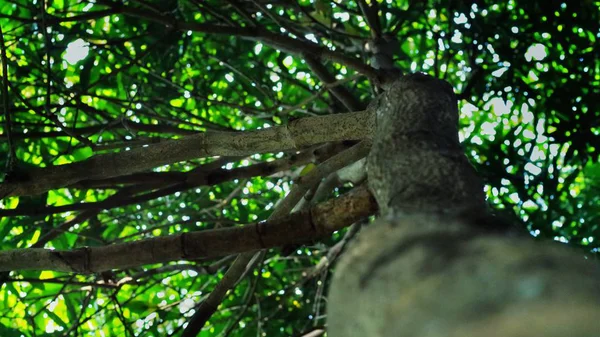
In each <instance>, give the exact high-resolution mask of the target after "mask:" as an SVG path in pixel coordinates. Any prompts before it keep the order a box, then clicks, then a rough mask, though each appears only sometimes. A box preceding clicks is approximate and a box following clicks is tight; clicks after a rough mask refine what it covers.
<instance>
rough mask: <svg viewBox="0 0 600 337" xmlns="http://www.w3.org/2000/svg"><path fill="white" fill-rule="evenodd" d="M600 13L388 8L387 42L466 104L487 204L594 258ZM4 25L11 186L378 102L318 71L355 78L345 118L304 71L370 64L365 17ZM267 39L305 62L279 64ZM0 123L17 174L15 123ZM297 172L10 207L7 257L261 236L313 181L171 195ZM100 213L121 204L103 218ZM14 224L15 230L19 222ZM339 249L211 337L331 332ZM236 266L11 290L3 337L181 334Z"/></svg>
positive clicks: (82, 194)
mask: <svg viewBox="0 0 600 337" xmlns="http://www.w3.org/2000/svg"><path fill="white" fill-rule="evenodd" d="M358 2H360V1H358ZM599 13H600V3H599V2H597V1H591V0H586V1H569V2H567V1H565V2H559V1H544V2H542V1H525V0H523V1H508V2H495V1H486V0H478V1H472V2H470V3H469V2H463V1H406V0H397V1H396V0H394V1H391V0H390V1H385V2H381V3H380V4H379V16H380V23H381V28H382V30H383V32H386V33H388V34H391V35H393V36H395V37H397V39H398V40H399V48H398V50H397V51H396V52H397V54H396V66H397V67H399V68H400V69H402V71H404V72H415V71H422V72H426V73H429V74H431V75H434V76H437V77H440V78H443V79H446V80H447V81H449V82H450V83H451V84H452V85H453V86H454V88H455V91H456V92H457V94H458V96H459V98H460V101H459V104H460V107H461V139H462V140H463V144H464V147H465V151H466V153H467V155H468V156H469V158H470V159H471V160H472V162H473V164H474V165H475V166H476V168H477V170H478V171H479V173H480V174H481V176H482V178H483V179H484V181H485V184H486V192H487V195H488V200H489V202H490V204H492V205H493V206H494V208H496V209H498V210H502V211H503V212H504V213H505V214H506V215H509V216H513V217H514V218H515V219H519V222H521V223H522V226H526V227H527V228H528V230H530V231H531V233H532V234H533V235H534V236H537V237H540V238H547V239H550V240H558V241H563V242H569V243H571V244H573V245H576V246H582V247H583V249H584V252H585V253H586V254H589V256H590V257H593V256H595V255H594V252H598V248H599V247H600V228H599V224H600V221H599V219H600V216H599V215H600V197H599V195H600V163H599V162H598V160H599V151H600V146H599V144H600V92H599V90H598V88H600V48H598V41H599V40H600V15H599ZM193 22H196V23H210V24H214V25H221V26H226V27H236V28H235V29H234V30H233V32H232V31H231V30H222V31H220V30H219V29H216V30H214V29H208V28H207V29H206V30H205V31H201V30H202V29H204V28H206V27H207V26H201V27H204V28H202V29H201V28H198V27H196V26H193V25H191V24H190V23H193ZM184 23H185V24H184ZM0 26H1V28H2V32H3V38H4V47H3V49H4V51H5V53H6V57H7V60H8V62H7V64H8V76H7V77H6V74H5V73H4V72H2V74H3V79H4V78H5V77H6V78H7V80H8V83H7V85H8V92H9V94H8V96H7V97H6V96H5V95H3V96H2V99H3V101H2V104H5V103H6V104H7V106H8V109H9V113H10V115H11V117H12V118H11V119H12V123H11V124H12V131H11V135H12V142H13V143H14V144H13V145H14V149H15V152H16V157H17V159H18V162H17V171H18V170H26V169H29V168H31V167H35V166H37V167H47V166H49V165H61V164H67V163H71V162H76V161H81V160H85V159H87V158H90V157H91V156H93V155H95V154H99V153H108V152H115V151H126V150H127V149H128V148H134V147H140V146H143V145H145V144H151V143H155V142H160V141H161V140H163V141H164V140H165V139H171V138H179V137H182V136H185V135H189V134H194V133H197V132H205V131H208V130H237V131H247V130H255V129H260V128H266V127H269V126H274V125H281V124H285V123H287V122H288V121H289V120H290V119H295V118H302V117H307V116H314V115H324V114H334V113H343V112H347V111H348V110H349V106H353V107H358V108H359V109H360V108H364V107H365V106H366V105H367V104H368V102H369V101H370V100H371V99H372V98H373V97H374V95H375V90H374V88H373V86H372V83H371V82H370V81H369V80H368V79H367V77H365V76H355V77H352V76H354V75H357V74H358V75H360V74H359V73H357V72H356V71H355V70H354V69H356V68H355V67H351V66H349V65H347V64H342V63H338V62H331V61H322V64H323V65H325V66H326V68H325V69H326V70H327V71H328V72H329V73H330V74H331V76H332V78H333V79H337V80H341V79H349V80H348V81H347V82H345V83H344V84H343V87H344V88H345V89H344V90H346V91H347V92H349V93H350V94H351V98H350V99H348V100H346V101H345V102H342V100H340V99H337V98H335V97H334V96H333V95H332V94H331V93H330V92H329V91H327V90H322V89H323V88H324V86H323V81H324V79H323V78H322V76H321V78H320V76H319V75H318V74H315V71H314V67H309V65H307V62H305V60H304V59H305V58H306V57H313V56H316V55H309V54H310V53H308V52H307V50H308V49H305V48H302V45H304V44H306V45H311V44H313V43H314V42H317V43H318V44H319V45H321V46H325V47H326V48H329V49H333V50H336V51H339V52H341V53H343V54H345V55H346V56H350V57H354V58H356V59H357V60H359V61H361V62H363V63H368V59H369V54H368V51H366V50H365V48H364V46H365V43H366V42H367V41H368V40H369V39H370V38H371V32H372V28H371V27H369V25H368V24H367V22H366V20H365V18H364V16H363V13H362V12H361V9H360V7H359V5H358V3H355V1H332V2H329V1H323V0H315V1H308V0H301V1H262V0H259V1H245V0H237V1H236V0H233V1H221V0H211V1H198V0H196V1H194V0H179V1H177V0H169V1H141V0H137V1H136V0H129V1H124V2H118V1H115V2H113V1H80V0H46V1H43V0H42V1H40V0H38V1H29V0H0ZM194 27H196V28H198V29H194ZM210 27H212V26H210ZM256 27H260V30H259V29H256ZM259 31H260V32H262V31H269V32H271V33H272V34H273V35H274V36H289V37H291V38H293V39H294V41H297V42H298V44H297V45H296V46H295V47H290V46H286V45H285V43H281V45H277V44H276V43H273V41H272V39H267V38H265V37H264V34H263V35H261V34H257V32H259ZM235 32H237V33H235ZM298 45H299V46H300V48H297V46H298ZM307 53H308V54H307ZM328 81H330V82H331V80H328ZM0 118H1V119H2V129H1V130H2V133H1V134H0V138H2V143H1V144H0V150H1V151H2V153H1V154H0V165H2V167H4V166H5V165H6V164H7V160H8V158H9V156H8V154H9V143H8V141H7V140H8V137H7V135H8V132H7V128H6V114H4V113H3V114H2V117H0ZM288 155H289V154H284V153H275V154H256V155H253V156H251V157H247V158H209V159H198V160H191V161H186V162H180V163H176V164H172V165H168V166H165V167H157V168H155V169H154V172H157V173H161V174H162V175H152V176H148V177H149V178H148V179H143V177H138V179H137V180H135V179H130V180H128V179H126V177H125V178H123V179H113V180H111V179H107V180H101V181H95V182H90V181H87V182H85V183H84V182H81V183H80V184H79V185H76V186H70V187H65V188H60V189H56V190H51V191H48V192H47V193H44V194H41V195H36V196H20V197H8V198H5V199H3V200H2V201H1V206H0V207H1V208H2V209H0V216H1V219H0V233H1V235H0V236H1V237H2V238H3V239H2V243H1V248H2V249H3V250H5V249H14V248H28V247H32V246H33V245H36V243H37V246H38V247H47V248H50V247H51V248H55V249H71V248H75V247H82V246H98V245H106V244H110V243H115V242H125V241H132V240H139V239H143V238H149V237H155V236H160V235H169V234H175V233H179V232H182V231H197V230H203V229H210V228H219V227H228V226H236V225H242V224H247V223H250V222H254V221H260V220H265V219H266V218H267V217H268V215H269V214H270V213H271V212H272V210H273V207H274V206H275V204H276V202H277V201H278V200H280V199H281V198H282V197H283V196H284V195H285V193H286V191H288V190H289V187H290V185H291V184H292V181H293V178H294V177H298V176H299V175H301V174H303V172H306V171H307V170H309V169H310V168H311V167H312V166H308V168H307V169H304V171H303V168H304V167H305V166H293V167H290V168H288V169H286V170H284V171H281V172H279V173H277V174H275V175H272V176H246V175H244V174H240V175H239V176H235V175H233V176H231V177H229V178H228V179H221V178H219V177H213V179H214V181H216V182H218V183H215V184H214V185H212V184H209V186H193V187H192V186H187V185H177V184H174V183H169V179H172V178H173V179H174V177H176V173H177V172H185V171H189V170H193V169H195V168H197V167H202V165H206V164H209V163H217V165H218V166H225V167H226V169H228V170H231V169H234V168H238V167H245V166H248V165H252V164H257V163H261V162H266V161H272V160H274V159H276V158H282V157H286V156H288ZM168 172H171V173H175V174H173V175H169V174H168ZM157 179H158V180H157ZM223 180H226V181H224V182H223ZM351 187H352V186H351V184H346V185H344V186H340V187H339V188H337V189H335V190H334V191H332V192H331V193H330V196H331V197H335V196H336V195H338V194H339V193H341V192H343V191H345V190H347V189H349V188H351ZM134 198H135V199H134ZM104 200H112V203H111V204H110V205H109V206H106V204H94V203H100V202H102V201H104ZM84 203H85V204H86V205H82V204H84ZM8 209H17V210H19V211H18V214H20V215H17V216H5V214H3V213H2V212H3V211H6V210H8ZM56 228H58V230H55V229H56ZM53 229H54V230H53ZM342 234H343V233H338V234H336V235H334V236H333V237H331V238H330V239H328V240H323V241H321V242H318V243H315V244H314V245H312V246H307V247H305V248H302V249H299V250H298V251H296V252H294V253H293V254H291V255H289V256H284V255H283V254H281V253H280V251H279V250H273V251H270V252H269V253H268V254H267V256H266V259H265V260H264V261H263V262H262V263H261V264H260V265H259V267H258V268H257V269H256V270H255V271H254V272H253V273H250V274H249V275H248V276H246V277H245V278H244V279H243V280H241V282H240V283H239V285H238V286H237V287H236V288H235V290H233V291H231V292H230V293H229V295H228V296H227V297H226V299H225V301H224V302H223V303H222V305H221V306H220V308H219V310H218V311H217V312H216V313H215V315H214V316H213V317H212V318H211V319H210V321H209V324H207V325H206V327H205V328H204V330H203V334H202V335H203V336H213V335H225V334H228V335H229V336H247V335H261V336H284V335H286V336H287V335H290V336H291V335H301V334H302V333H306V332H309V331H311V330H314V329H316V328H319V327H322V326H324V325H325V319H326V316H325V315H324V311H325V304H326V303H325V302H324V295H325V294H326V285H327V284H328V279H329V274H330V273H329V271H328V270H327V269H316V268H317V267H316V266H317V263H318V262H319V260H320V259H321V258H322V257H324V256H326V255H327V254H328V251H329V248H330V247H332V246H333V245H334V244H335V242H337V241H338V240H339V239H340V238H341V237H342ZM47 235H50V236H47ZM231 261H232V260H231V258H225V259H224V260H219V261H191V262H178V263H170V264H165V265H152V266H143V267H139V268H132V269H128V270H118V271H114V272H110V273H104V274H102V275H91V276H89V275H71V274H68V275H67V274H64V273H57V272H49V271H45V272H32V271H20V272H12V273H11V274H10V276H7V278H6V282H5V283H4V285H3V286H2V288H1V290H0V298H1V302H0V335H2V336H18V335H24V336H34V335H35V336H63V335H78V336H83V335H98V336H101V335H104V336H129V335H144V336H163V335H165V334H171V333H173V334H175V335H177V334H179V333H180V332H181V330H182V326H183V324H184V323H185V322H187V320H188V318H189V316H191V315H192V313H193V306H194V305H196V304H197V303H198V302H199V301H200V300H202V299H203V296H205V295H206V294H207V293H209V292H210V291H211V290H212V289H213V287H214V286H215V285H216V284H217V282H218V280H219V278H220V276H222V275H223V272H224V271H225V270H226V267H227V266H228V265H229V263H231ZM205 267H206V268H205ZM315 271H316V272H315ZM42 280H43V281H42ZM228 329H231V331H229V330H228ZM67 332H68V334H67Z"/></svg>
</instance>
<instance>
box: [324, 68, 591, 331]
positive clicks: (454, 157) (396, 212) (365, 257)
mask: <svg viewBox="0 0 600 337" xmlns="http://www.w3.org/2000/svg"><path fill="white" fill-rule="evenodd" d="M371 108H372V109H374V110H375V111H376V112H377V131H376V134H375V136H374V139H373V148H372V150H371V153H370V154H369V158H368V178H369V187H370V189H371V191H372V193H373V194H374V196H375V198H376V200H377V203H378V204H379V208H380V210H381V212H382V216H381V217H380V220H378V221H377V222H376V223H374V224H373V225H371V226H369V228H367V229H366V230H365V231H364V232H363V233H361V234H360V236H359V238H358V240H357V242H355V243H354V244H353V245H352V246H351V247H350V249H349V250H348V251H347V252H346V253H345V254H344V256H343V257H342V259H341V261H340V263H339V264H338V266H337V269H336V274H335V276H334V279H333V281H332V284H331V288H330V294H329V306H328V325H329V327H328V335H329V336H331V337H342V336H343V337H352V336H357V337H358V336H361V337H363V336H369V337H376V336H411V337H417V336H424V337H425V336H427V337H436V336H445V337H448V336H484V335H485V336H561V337H562V336H592V335H597V334H598V333H600V320H598V318H600V305H599V303H600V282H598V280H600V270H599V268H598V265H597V264H592V263H588V262H587V261H585V260H584V258H583V257H582V256H581V254H577V253H575V252H571V251H570V250H569V249H567V248H565V247H561V246H559V245H558V244H554V243H545V244H539V243H535V242H533V241H532V240H531V239H530V238H529V237H527V236H526V235H523V236H519V235H516V234H515V233H512V232H511V231H510V226H505V225H504V223H503V222H502V221H497V220H496V219H495V218H494V217H492V216H491V215H489V214H488V211H487V209H486V206H485V200H484V195H483V192H482V190H483V186H482V183H481V182H480V180H479V178H478V176H477V174H476V172H475V171H474V169H473V168H472V167H471V166H470V164H469V163H468V160H467V159H466V157H465V156H464V154H463V153H462V150H461V147H460V144H459V141H458V136H457V135H458V130H457V125H458V122H457V121H458V111H457V104H456V97H455V96H454V93H453V91H452V88H451V86H450V85H449V84H448V83H446V82H445V81H442V80H438V79H435V78H432V77H429V76H426V75H421V74H414V75H409V76H405V77H403V78H401V79H399V80H397V81H396V82H394V83H393V84H392V85H391V86H390V87H389V89H388V90H387V91H386V92H385V93H384V94H383V95H382V96H380V97H379V98H378V99H377V100H376V101H375V102H374V103H372V104H371Z"/></svg>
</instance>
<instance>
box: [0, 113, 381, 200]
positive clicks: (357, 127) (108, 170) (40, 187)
mask: <svg viewBox="0 0 600 337" xmlns="http://www.w3.org/2000/svg"><path fill="white" fill-rule="evenodd" d="M373 123H374V115H373V114H372V113H371V112H369V111H359V112H352V113H345V114H336V115H329V116H319V117H308V118H302V119H297V120H294V121H291V122H290V123H289V124H288V125H285V126H277V127H272V128H268V129H262V130H256V131H247V132H207V133H201V134H197V135H191V136H186V137H184V138H182V139H179V140H169V141H165V142H161V143H158V144H152V145H149V146H148V147H143V148H136V149H132V150H130V151H122V152H118V153H109V154H102V155H97V156H93V157H91V158H89V159H87V160H84V161H80V162H75V163H72V164H66V165H58V166H50V167H46V168H37V169H34V170H32V171H31V172H29V177H30V179H29V180H27V181H24V182H6V181H5V182H4V183H2V184H1V185H0V197H6V196H15V195H34V194H39V193H43V192H45V191H48V190H51V189H55V188H60V187H65V186H69V185H71V184H74V183H77V182H79V181H81V180H85V179H104V178H110V177H115V176H120V175H126V174H130V173H134V172H139V171H143V170H148V169H151V168H154V167H157V166H161V165H167V164H172V163H176V162H180V161H184V160H191V159H198V158H205V157H209V156H240V155H243V156H245V155H251V154H255V153H265V152H279V151H287V150H293V149H297V150H299V149H303V148H305V147H308V146H311V145H315V144H319V143H325V142H330V141H341V140H360V139H364V138H367V137H369V136H370V135H371V134H372V129H373V125H374V124H373Z"/></svg>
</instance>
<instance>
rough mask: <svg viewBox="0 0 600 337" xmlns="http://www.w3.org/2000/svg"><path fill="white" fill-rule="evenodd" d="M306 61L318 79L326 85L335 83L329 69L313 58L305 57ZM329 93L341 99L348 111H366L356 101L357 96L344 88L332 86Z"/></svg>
mask: <svg viewBox="0 0 600 337" xmlns="http://www.w3.org/2000/svg"><path fill="white" fill-rule="evenodd" d="M304 61H306V64H307V65H308V67H309V68H310V70H311V71H312V72H313V73H314V74H315V75H317V77H318V78H319V79H320V80H321V81H322V82H323V83H325V85H328V84H331V83H335V82H336V79H335V77H334V76H333V75H331V73H330V72H329V71H328V70H327V68H326V67H325V66H324V65H323V64H321V62H319V61H318V60H316V59H315V58H313V57H310V56H305V57H304ZM328 89H329V91H330V92H331V93H332V94H333V96H335V98H337V99H339V100H340V102H342V104H344V106H345V107H346V109H348V111H359V110H362V109H364V105H363V104H362V103H361V102H360V101H359V100H357V99H356V96H354V95H352V93H351V92H350V91H349V90H348V89H346V88H345V87H343V86H340V85H337V86H331V87H330V88H328Z"/></svg>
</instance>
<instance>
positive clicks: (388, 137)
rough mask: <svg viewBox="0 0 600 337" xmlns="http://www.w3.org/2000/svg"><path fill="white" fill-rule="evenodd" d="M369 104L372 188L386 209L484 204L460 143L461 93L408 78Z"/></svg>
mask: <svg viewBox="0 0 600 337" xmlns="http://www.w3.org/2000/svg"><path fill="white" fill-rule="evenodd" d="M369 108H370V109H372V110H375V112H376V114H377V131H376V134H375V137H374V141H373V146H372V150H371V153H370V155H369V158H368V162H367V170H368V175H369V187H370V188H371V191H372V192H373V194H374V195H375V198H376V199H377V203H378V204H379V207H380V209H381V211H382V213H387V210H388V208H390V207H391V208H393V209H394V210H396V211H402V210H404V211H408V212H411V210H414V211H448V210H455V209H462V208H465V207H468V208H471V207H477V206H482V205H483V201H484V195H483V188H482V184H481V181H480V180H479V178H478V176H477V173H476V172H475V170H474V169H473V167H472V166H471V165H470V164H469V161H468V160H467V158H466V157H465V155H464V153H463V151H462V148H461V146H460V143H459V141H458V130H457V128H458V110H457V105H456V97H455V96H454V93H453V91H452V87H451V86H450V85H449V84H448V83H447V82H444V81H440V80H436V79H434V78H433V77H430V76H426V75H423V74H412V75H409V76H405V77H402V78H401V79H400V80H398V81H396V82H395V83H393V84H392V85H391V87H390V88H389V89H388V90H387V91H386V92H385V93H384V94H383V95H381V96H380V97H379V98H378V99H376V100H375V101H373V103H371V105H370V106H369Z"/></svg>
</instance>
